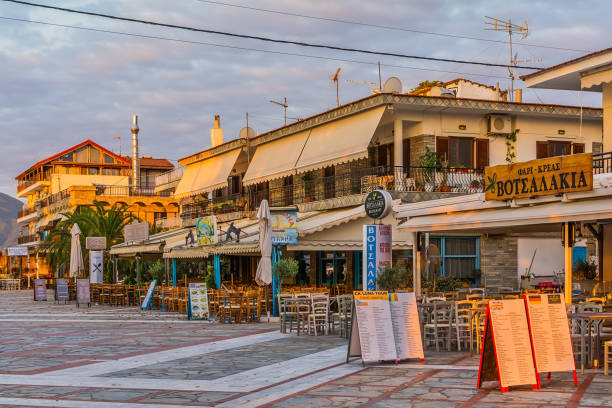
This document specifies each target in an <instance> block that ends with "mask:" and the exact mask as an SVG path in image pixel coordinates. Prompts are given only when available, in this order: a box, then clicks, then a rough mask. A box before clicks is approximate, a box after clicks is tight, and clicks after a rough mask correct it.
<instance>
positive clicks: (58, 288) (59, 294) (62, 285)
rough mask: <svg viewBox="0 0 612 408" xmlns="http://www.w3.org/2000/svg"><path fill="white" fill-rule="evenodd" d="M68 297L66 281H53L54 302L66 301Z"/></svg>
mask: <svg viewBox="0 0 612 408" xmlns="http://www.w3.org/2000/svg"><path fill="white" fill-rule="evenodd" d="M69 297H70V295H69V292H68V279H56V280H55V300H63V301H67V300H70V299H69Z"/></svg>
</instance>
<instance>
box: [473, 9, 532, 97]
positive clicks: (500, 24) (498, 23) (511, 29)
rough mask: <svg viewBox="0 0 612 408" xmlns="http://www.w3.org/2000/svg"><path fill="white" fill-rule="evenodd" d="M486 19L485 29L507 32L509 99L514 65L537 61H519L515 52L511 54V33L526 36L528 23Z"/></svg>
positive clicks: (487, 17)
mask: <svg viewBox="0 0 612 408" xmlns="http://www.w3.org/2000/svg"><path fill="white" fill-rule="evenodd" d="M485 18H486V19H488V20H486V21H485V26H486V27H487V28H485V30H489V31H503V32H506V33H508V39H509V44H510V64H509V65H510V66H509V67H508V73H509V76H510V91H511V92H510V98H509V99H510V100H513V99H514V77H515V72H514V71H515V67H516V66H517V65H518V63H519V62H525V61H537V60H525V61H519V60H518V59H517V54H513V51H512V34H518V35H520V36H521V38H526V37H527V36H528V35H529V23H527V22H526V21H525V22H524V23H523V25H518V24H512V20H511V19H509V20H508V21H504V20H501V19H499V18H494V17H489V16H485Z"/></svg>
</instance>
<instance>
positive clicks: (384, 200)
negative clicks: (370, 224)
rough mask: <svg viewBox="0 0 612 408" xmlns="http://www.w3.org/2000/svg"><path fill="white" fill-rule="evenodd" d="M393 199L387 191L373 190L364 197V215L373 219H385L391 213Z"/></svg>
mask: <svg viewBox="0 0 612 408" xmlns="http://www.w3.org/2000/svg"><path fill="white" fill-rule="evenodd" d="M391 201H393V198H392V197H391V194H389V192H388V191H385V190H374V191H372V192H371V193H370V194H368V195H367V196H366V199H365V202H364V204H363V205H364V208H365V213H366V215H367V216H368V217H370V218H374V219H381V218H385V217H386V216H387V215H388V214H389V213H390V212H391Z"/></svg>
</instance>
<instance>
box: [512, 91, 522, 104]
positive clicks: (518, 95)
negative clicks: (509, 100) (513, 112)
mask: <svg viewBox="0 0 612 408" xmlns="http://www.w3.org/2000/svg"><path fill="white" fill-rule="evenodd" d="M514 101H515V102H518V103H521V102H523V90H522V89H521V88H519V89H516V98H514Z"/></svg>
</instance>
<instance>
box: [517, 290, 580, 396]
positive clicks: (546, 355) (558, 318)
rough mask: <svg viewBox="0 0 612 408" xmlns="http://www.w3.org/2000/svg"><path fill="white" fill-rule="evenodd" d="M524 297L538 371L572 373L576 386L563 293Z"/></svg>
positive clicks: (576, 380) (572, 351)
mask: <svg viewBox="0 0 612 408" xmlns="http://www.w3.org/2000/svg"><path fill="white" fill-rule="evenodd" d="M523 298H524V299H525V305H526V307H527V318H528V321H529V331H530V333H531V342H532V344H533V353H534V356H535V365H536V368H537V371H538V372H540V373H546V372H547V373H551V372H558V371H572V372H573V374H574V383H575V385H576V386H577V385H578V379H577V377H576V365H575V362H574V349H573V346H572V337H571V334H570V330H569V325H568V320H567V311H566V309H565V299H564V298H563V294H561V293H553V294H537V295H535V294H534V295H524V296H523ZM549 378H550V377H549ZM538 380H539V376H538ZM538 385H539V383H538Z"/></svg>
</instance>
